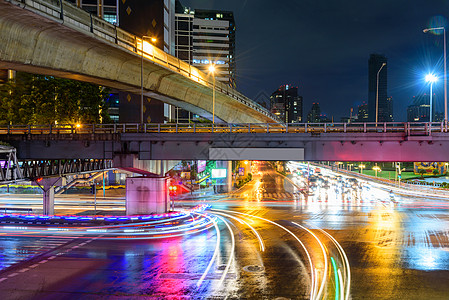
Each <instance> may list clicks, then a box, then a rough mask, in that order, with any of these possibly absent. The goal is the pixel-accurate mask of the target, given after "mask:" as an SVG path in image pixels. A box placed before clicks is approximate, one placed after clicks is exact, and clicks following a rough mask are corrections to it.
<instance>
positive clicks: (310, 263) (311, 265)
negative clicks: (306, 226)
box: [212, 209, 316, 300]
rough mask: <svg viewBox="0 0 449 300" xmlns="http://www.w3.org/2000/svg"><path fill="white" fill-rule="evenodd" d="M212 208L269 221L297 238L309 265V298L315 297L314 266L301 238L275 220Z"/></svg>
mask: <svg viewBox="0 0 449 300" xmlns="http://www.w3.org/2000/svg"><path fill="white" fill-rule="evenodd" d="M212 210H214V211H216V210H219V211H225V212H230V213H234V214H241V215H245V216H249V217H253V218H258V219H260V220H263V221H266V222H268V223H271V224H273V225H275V226H278V227H279V228H282V229H283V230H285V231H287V232H288V233H289V234H290V235H291V236H293V237H294V238H295V240H297V241H298V243H299V244H300V245H301V246H302V248H303V249H304V252H305V253H306V255H307V259H308V261H309V265H310V275H311V288H310V299H312V300H313V299H315V298H314V297H313V296H314V290H315V286H316V282H315V280H316V279H315V272H314V266H313V263H312V258H311V257H310V253H309V251H307V249H306V247H305V245H304V244H303V243H302V242H301V240H300V239H299V238H298V237H297V236H296V235H295V234H294V233H293V232H291V231H290V230H288V229H287V228H285V227H284V226H282V225H280V224H278V223H276V222H273V221H271V220H268V219H265V218H262V217H258V216H254V215H250V214H246V213H242V212H237V211H232V210H225V209H212Z"/></svg>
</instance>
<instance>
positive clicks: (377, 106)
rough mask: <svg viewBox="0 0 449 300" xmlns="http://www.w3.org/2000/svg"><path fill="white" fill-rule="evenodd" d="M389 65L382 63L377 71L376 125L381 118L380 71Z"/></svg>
mask: <svg viewBox="0 0 449 300" xmlns="http://www.w3.org/2000/svg"><path fill="white" fill-rule="evenodd" d="M386 65H387V63H382V66H380V69H379V71H377V77H376V78H377V81H376V126H377V121H378V118H379V74H380V71H382V69H383V67H385V66H386Z"/></svg>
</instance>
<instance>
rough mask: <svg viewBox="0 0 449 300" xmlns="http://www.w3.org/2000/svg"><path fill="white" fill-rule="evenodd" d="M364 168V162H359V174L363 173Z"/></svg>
mask: <svg viewBox="0 0 449 300" xmlns="http://www.w3.org/2000/svg"><path fill="white" fill-rule="evenodd" d="M364 168H366V166H365V165H364V164H360V165H359V169H360V174H363V169H364Z"/></svg>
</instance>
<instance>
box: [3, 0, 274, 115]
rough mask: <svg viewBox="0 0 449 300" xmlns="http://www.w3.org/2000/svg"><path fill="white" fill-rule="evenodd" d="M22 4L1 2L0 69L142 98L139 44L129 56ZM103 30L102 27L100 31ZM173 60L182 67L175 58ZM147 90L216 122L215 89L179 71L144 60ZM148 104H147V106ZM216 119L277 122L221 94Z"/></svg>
mask: <svg viewBox="0 0 449 300" xmlns="http://www.w3.org/2000/svg"><path fill="white" fill-rule="evenodd" d="M17 4H18V5H14V4H12V3H9V2H7V1H5V0H0V68H6V69H14V70H19V71H25V72H29V73H37V74H44V75H53V76H57V77H63V78H69V79H75V80H80V81H87V82H92V83H96V84H99V85H103V86H108V87H111V88H116V89H119V90H122V91H127V92H130V93H134V94H140V87H141V82H140V78H141V75H140V74H141V56H140V55H139V54H138V53H139V52H138V51H140V50H139V49H138V48H137V42H136V43H135V44H134V49H130V50H127V49H126V48H124V47H123V46H119V44H118V42H117V37H116V40H115V43H114V42H112V41H108V40H106V39H100V38H99V37H98V34H94V33H91V32H90V31H89V28H88V26H87V28H86V30H84V31H82V30H80V28H78V27H76V26H74V25H73V24H72V23H70V22H68V21H67V18H68V17H64V18H63V19H64V20H61V19H59V18H58V17H53V18H50V17H48V16H45V17H44V16H40V15H39V14H37V13H34V12H32V11H30V10H33V9H31V8H29V6H27V5H23V4H21V3H20V2H17ZM21 6H25V9H24V8H22V7H21ZM63 6H64V10H63V11H64V14H66V15H67V16H68V15H69V14H72V15H74V16H76V17H77V18H79V19H80V20H83V19H86V18H87V21H86V22H89V14H88V13H86V12H84V11H82V10H79V9H77V8H76V7H74V6H71V5H70V4H68V3H66V2H63ZM29 9H30V10H29ZM94 21H95V22H96V23H99V22H100V21H99V20H95V19H94ZM95 22H94V24H95ZM89 23H91V22H89ZM100 25H102V23H99V25H97V26H100ZM102 26H104V24H103V25H102ZM109 26H112V25H110V24H109ZM112 27H113V26H112ZM93 29H94V28H93V27H91V31H93V32H97V30H101V28H100V27H98V28H96V29H95V30H93ZM103 29H104V28H103ZM118 33H122V35H123V36H126V35H125V33H124V32H123V31H118V29H115V34H116V35H117V34H118ZM126 37H128V36H126ZM131 43H133V41H132V40H131ZM131 50H133V51H137V53H136V52H133V51H131ZM172 60H176V61H177V59H176V58H172ZM184 64H185V63H184ZM187 66H188V65H187ZM217 84H218V85H220V84H219V83H217ZM220 86H221V85H220ZM223 86H224V85H223ZM143 87H144V94H145V97H147V98H154V99H157V100H161V101H163V102H165V103H169V104H172V105H175V106H178V107H181V108H184V109H187V110H189V111H191V112H193V113H195V114H198V115H201V116H204V117H206V118H211V113H210V112H211V111H212V89H211V87H210V86H208V85H206V84H204V83H199V82H195V81H194V80H192V79H191V78H189V77H187V76H184V75H182V74H181V73H180V71H174V70H172V69H170V68H168V67H164V66H163V65H161V64H157V63H154V62H152V61H151V60H148V59H145V60H144V64H143ZM248 100H249V99H248ZM147 102H148V101H146V100H145V104H147ZM249 102H251V101H249ZM215 114H216V118H217V119H218V120H223V121H225V122H235V123H250V122H255V123H257V122H262V123H265V122H275V121H274V120H273V119H271V118H269V117H268V116H266V115H264V114H263V113H261V112H258V111H256V110H254V109H252V108H250V107H249V106H247V105H245V104H243V103H242V102H240V101H238V100H236V99H234V98H232V97H230V96H228V95H226V94H225V93H222V92H217V93H216V101H215Z"/></svg>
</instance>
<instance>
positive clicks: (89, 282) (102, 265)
mask: <svg viewBox="0 0 449 300" xmlns="http://www.w3.org/2000/svg"><path fill="white" fill-rule="evenodd" d="M259 171H260V172H261V173H260V174H258V172H259ZM253 173H254V174H255V179H254V180H253V181H252V182H251V183H250V184H248V185H247V186H245V187H244V188H243V189H241V190H239V191H238V193H236V194H234V195H227V196H215V197H205V198H199V199H193V200H189V199H185V200H179V201H178V202H177V203H179V204H182V205H184V206H189V205H191V204H193V203H196V202H198V201H210V202H211V204H212V208H213V210H210V211H208V214H210V215H213V216H215V217H216V218H217V219H216V220H217V226H218V228H219V233H220V239H217V232H216V231H215V230H214V229H212V228H211V229H209V230H207V231H203V232H199V233H197V234H194V235H188V236H182V237H175V238H168V239H159V240H126V239H118V238H117V239H104V236H102V235H101V234H100V235H98V236H96V237H92V236H89V237H87V236H86V237H76V238H61V237H55V236H51V235H47V236H40V237H34V238H30V237H18V236H14V235H12V234H5V233H4V232H3V233H1V232H0V250H1V254H0V269H1V271H0V299H118V298H129V299H135V298H149V299H225V298H228V299H276V298H278V299H284V298H287V299H309V298H311V297H312V296H313V297H316V298H320V299H321V298H327V299H341V298H340V297H341V296H343V298H344V297H345V296H346V295H345V294H344V293H342V290H343V291H344V290H345V288H346V287H347V286H348V282H349V281H348V276H350V293H349V299H449V279H448V278H449V214H448V209H449V206H448V205H447V203H446V202H444V201H440V200H430V199H426V198H425V197H424V198H423V197H419V198H418V197H415V198H414V197H406V196H401V195H395V196H394V200H395V201H396V202H397V204H394V203H392V201H391V197H390V195H389V194H388V192H385V191H383V190H381V189H377V188H376V187H374V186H372V185H371V186H370V185H369V184H366V186H365V187H363V188H360V187H359V188H352V189H346V190H344V189H343V188H340V187H339V183H337V182H335V183H331V184H330V185H329V187H327V188H323V187H317V188H315V189H314V190H313V191H311V193H313V195H310V196H308V197H305V196H304V195H303V194H301V193H300V191H299V190H298V189H297V188H296V187H295V185H294V184H296V186H297V187H301V186H302V182H301V180H298V181H296V180H295V179H294V178H292V179H293V181H290V180H285V179H284V178H283V177H281V176H279V175H278V174H277V173H276V172H274V171H273V170H272V169H271V168H270V167H269V166H268V165H259V166H257V167H256V169H255V170H254V171H253ZM293 183H294V184H293ZM242 213H244V214H246V215H243V214H242ZM292 222H296V223H297V224H298V225H301V226H304V228H305V229H304V228H301V227H299V226H298V225H295V224H294V223H292ZM307 229H309V230H310V231H311V232H312V233H313V234H314V235H315V236H314V235H312V234H311V233H310V232H308V231H307ZM320 229H322V230H325V231H326V232H327V233H329V234H330V235H331V236H332V237H333V238H335V240H336V241H337V242H338V243H339V244H340V245H341V247H342V248H343V249H344V252H345V254H346V256H347V259H348V262H349V267H350V268H349V270H350V271H348V270H347V265H346V263H345V258H344V256H343V255H341V253H340V251H339V250H338V246H337V245H336V244H335V243H334V242H333V241H332V239H331V237H329V236H327V235H326V234H325V233H323V232H322V231H320ZM17 230H18V231H29V230H30V229H29V228H25V227H24V228H22V229H21V228H18V229H17ZM232 237H234V239H233V238H232ZM298 240H299V241H301V243H302V244H303V245H304V248H303V247H302V246H301V243H300V242H299V241H298ZM320 242H321V243H322V244H320ZM214 255H215V256H214ZM212 258H214V260H212ZM333 263H335V265H334V264H333ZM209 265H210V270H209V272H205V270H206V269H207V268H208V266H209ZM311 266H313V269H312V270H314V271H311ZM337 270H338V271H339V272H340V275H341V277H340V278H338V276H336V275H338V273H339V272H337ZM325 271H326V272H325ZM312 273H315V275H314V276H312ZM204 274H205V275H204ZM202 276H204V277H202ZM318 296H319V297H318ZM336 296H337V297H336Z"/></svg>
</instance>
